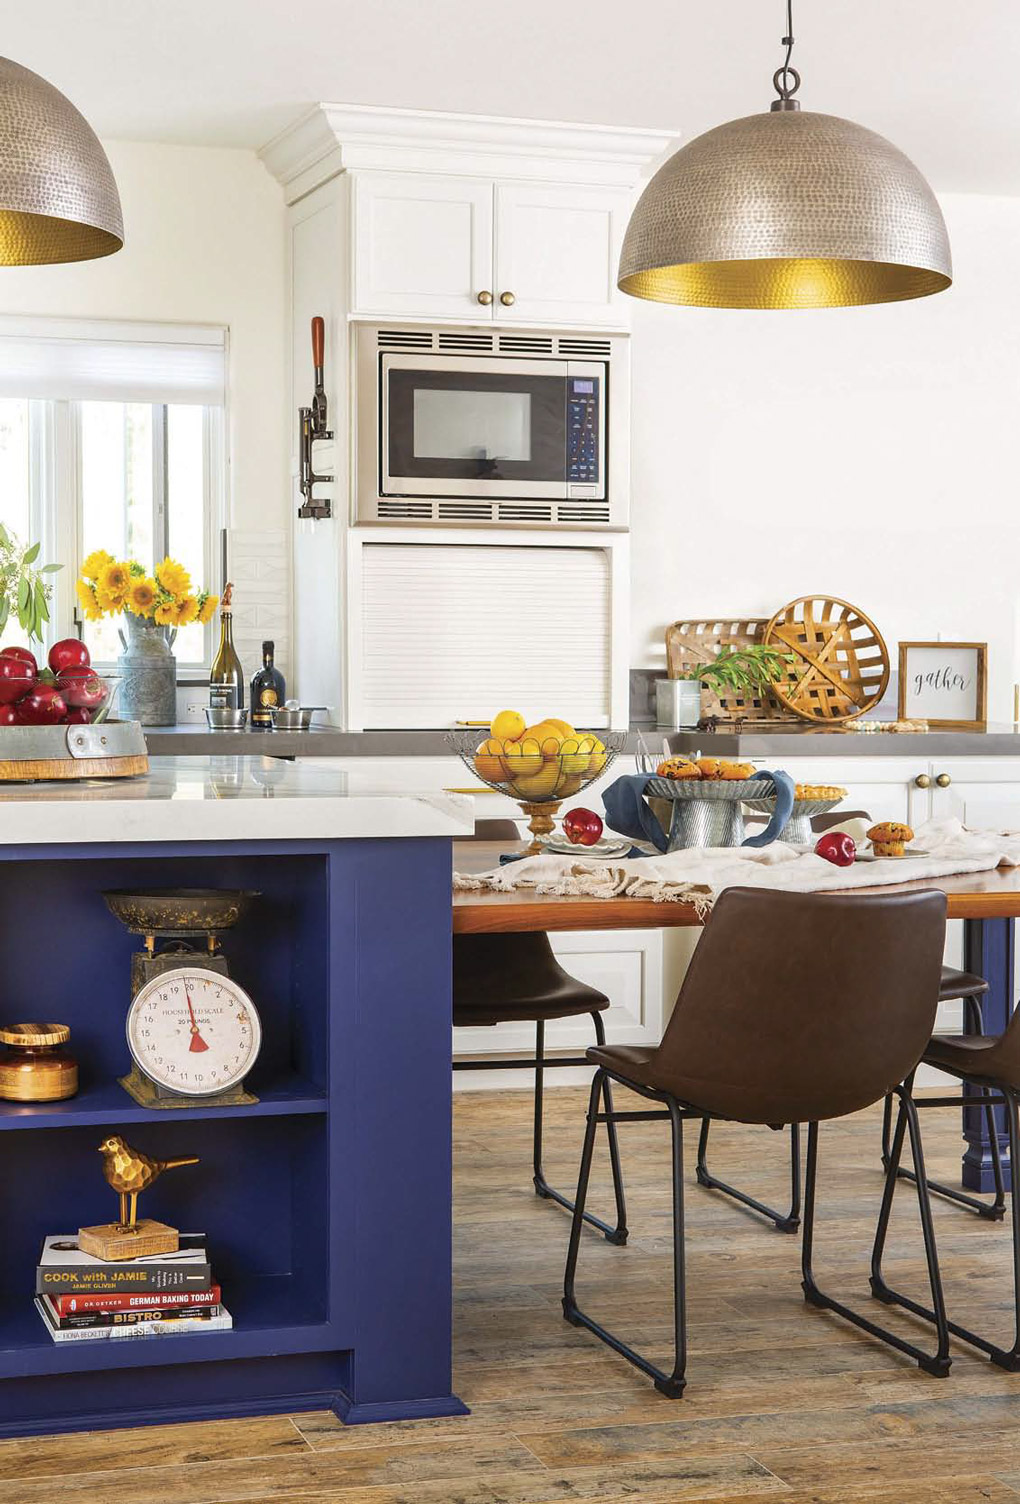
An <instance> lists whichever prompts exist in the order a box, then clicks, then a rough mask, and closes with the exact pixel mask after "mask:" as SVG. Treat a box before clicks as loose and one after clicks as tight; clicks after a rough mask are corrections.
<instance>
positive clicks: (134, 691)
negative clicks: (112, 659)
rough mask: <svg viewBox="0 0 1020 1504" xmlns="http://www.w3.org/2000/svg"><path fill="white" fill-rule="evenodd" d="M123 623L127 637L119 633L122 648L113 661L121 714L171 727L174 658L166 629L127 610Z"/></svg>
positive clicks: (174, 708) (174, 700)
mask: <svg viewBox="0 0 1020 1504" xmlns="http://www.w3.org/2000/svg"><path fill="white" fill-rule="evenodd" d="M124 622H125V625H126V627H127V636H126V637H125V636H124V633H123V632H121V633H120V640H121V643H122V644H123V647H124V651H123V652H122V653H121V655H120V657H119V659H118V660H117V663H118V667H119V668H120V671H121V674H122V675H123V684H122V685H121V692H120V693H121V699H120V708H121V714H122V715H124V716H125V717H126V718H127V719H128V720H133V721H140V722H141V724H142V725H143V726H174V725H176V724H177V660H176V659H175V658H174V655H173V653H172V652H171V651H170V648H171V635H169V634H170V629H169V628H168V627H161V626H157V625H156V623H155V622H154V621H150V620H149V619H148V617H144V616H135V615H134V613H133V612H131V611H126V612H125V613H124ZM172 635H173V636H174V637H176V633H173V634H172Z"/></svg>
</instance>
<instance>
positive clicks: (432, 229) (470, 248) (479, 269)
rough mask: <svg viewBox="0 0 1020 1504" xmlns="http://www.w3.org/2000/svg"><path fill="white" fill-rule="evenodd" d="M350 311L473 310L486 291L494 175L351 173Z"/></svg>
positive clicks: (446, 314) (468, 313) (454, 313)
mask: <svg viewBox="0 0 1020 1504" xmlns="http://www.w3.org/2000/svg"><path fill="white" fill-rule="evenodd" d="M353 291H354V297H353V311H354V312H355V313H370V314H383V315H386V314H399V315H402V316H404V317H408V318H415V317H418V318H420V317H423V316H425V317H435V318H460V319H463V318H471V317H474V316H475V315H476V314H478V313H480V312H483V308H482V305H481V304H480V303H479V296H480V294H483V293H485V294H487V295H488V296H489V298H490V299H491V296H492V183H491V182H490V181H487V180H485V179H481V178H462V177H446V176H439V175H436V176H432V175H430V174H426V173H414V172H407V173H402V172H372V173H357V174H355V178H354V289H353Z"/></svg>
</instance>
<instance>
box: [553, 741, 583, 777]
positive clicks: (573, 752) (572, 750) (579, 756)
mask: <svg viewBox="0 0 1020 1504" xmlns="http://www.w3.org/2000/svg"><path fill="white" fill-rule="evenodd" d="M589 756H590V749H589V748H587V747H585V748H584V749H582V747H581V741H580V738H579V737H576V736H568V737H565V738H564V740H563V742H562V743H561V745H560V767H561V768H562V769H563V771H564V773H587V771H588V759H589Z"/></svg>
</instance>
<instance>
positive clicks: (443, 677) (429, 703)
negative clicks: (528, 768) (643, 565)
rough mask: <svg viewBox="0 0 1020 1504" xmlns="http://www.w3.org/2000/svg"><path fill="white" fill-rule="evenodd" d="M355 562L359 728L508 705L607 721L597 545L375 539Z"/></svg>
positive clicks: (435, 720) (459, 716)
mask: <svg viewBox="0 0 1020 1504" xmlns="http://www.w3.org/2000/svg"><path fill="white" fill-rule="evenodd" d="M360 574H361V610H360V613H359V617H360V620H359V626H360V639H361V640H360V643H358V644H357V645H356V647H355V653H354V658H355V661H356V663H357V666H358V669H360V673H359V675H358V677H359V679H360V694H359V695H358V699H359V700H360V712H361V714H360V716H359V719H360V720H361V722H362V724H363V726H364V727H365V729H366V730H375V729H388V728H398V727H402V728H408V729H418V728H422V729H427V728H432V727H444V726H450V725H452V724H453V723H454V722H455V721H457V720H475V719H482V718H486V717H488V716H490V715H494V714H495V712H496V711H497V710H500V709H502V708H504V707H506V706H513V707H516V708H519V709H520V710H521V711H522V712H523V713H524V714H525V715H527V716H537V715H546V714H547V715H556V714H561V715H564V716H569V717H570V718H571V719H572V720H573V721H574V723H575V724H576V725H579V726H581V725H583V726H593V727H599V726H607V725H609V724H610V718H611V708H612V695H611V692H612V685H611V651H612V635H613V634H612V616H613V611H612V606H613V579H612V575H613V570H612V561H611V556H610V552H609V550H608V549H606V548H605V547H541V546H531V545H515V544H493V545H486V544H474V543H470V544H453V543H420V544H419V543H406V542H404V543H396V542H394V543H386V542H380V543H376V542H372V543H366V544H365V545H364V547H363V550H362V567H361V571H360Z"/></svg>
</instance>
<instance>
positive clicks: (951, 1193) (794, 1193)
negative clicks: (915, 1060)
mask: <svg viewBox="0 0 1020 1504" xmlns="http://www.w3.org/2000/svg"><path fill="white" fill-rule="evenodd" d="M752 818H753V817H748V823H750V821H751V819H752ZM846 820H865V821H867V822H868V823H869V824H870V823H871V816H870V815H869V814H868V811H867V810H866V809H849V810H835V809H834V810H830V811H829V813H828V814H825V815H814V816H813V817H812V819H811V829H812V831H813V832H814V833H815V835H821V834H823V832H824V831H826V830H831V829H832V828H833V827H834V826H836V825H842V824H843V822H844V821H846ZM760 823H761V824H765V823H766V821H765V818H764V817H762V818H761V821H760ZM987 991H988V983H987V982H986V981H985V979H984V978H983V977H979V976H975V975H974V973H973V972H969V971H957V970H956V968H955V967H952V966H943V968H942V975H941V979H940V981H939V1002H940V1003H947V1002H955V1001H956V999H957V998H962V999H963V1002H964V1007H965V1009H966V1010H967V1020H968V1028H969V1029H971V1030H972V1031H973V1032H974V1033H975V1034H980V1033H981V1008H980V1002H979V999H980V997H981V995H982V994H983V993H985V992H987ZM892 1102H893V1099H892V1095H891V1094H890V1095H888V1096H887V1097H886V1099H885V1108H884V1111H883V1115H882V1165H883V1167H884V1168H885V1169H888V1167H889V1161H890V1158H891V1155H892ZM917 1105H918V1106H926V1105H927V1099H925V1098H923V1097H922V1098H919V1099H918V1102H917ZM988 1111H989V1113H991V1109H990V1108H989V1109H988ZM711 1121H712V1120H711V1118H705V1119H704V1121H703V1122H702V1125H701V1134H700V1136H699V1138H698V1160H697V1165H696V1167H695V1175H696V1178H697V1182H698V1184H699V1185H700V1186H703V1187H704V1188H705V1189H706V1190H710V1191H721V1192H722V1193H723V1194H724V1195H726V1196H731V1197H732V1198H733V1200H734V1201H739V1202H740V1203H741V1204H742V1205H743V1206H746V1207H748V1208H749V1209H750V1210H751V1211H754V1212H758V1213H759V1214H760V1215H761V1216H763V1217H765V1218H767V1220H768V1221H770V1222H773V1223H774V1224H775V1226H776V1228H777V1229H778V1231H779V1232H791V1233H792V1232H796V1231H797V1229H798V1227H799V1226H800V1128H799V1126H798V1125H797V1124H796V1123H792V1124H791V1125H790V1209H789V1211H780V1210H778V1209H777V1208H776V1207H773V1206H766V1205H765V1204H764V1202H761V1201H758V1200H756V1199H755V1197H753V1196H748V1195H746V1194H745V1192H743V1191H741V1190H738V1189H737V1187H736V1186H733V1185H730V1184H729V1183H728V1182H727V1181H725V1180H720V1179H719V1178H718V1176H716V1175H713V1174H712V1172H711V1170H710V1169H709V1167H708V1136H709V1130H710V1128H711ZM992 1121H993V1120H992V1118H991V1117H989V1124H990V1125H991V1123H992ZM989 1136H990V1137H991V1138H992V1139H993V1140H994V1141H995V1142H996V1146H997V1140H995V1135H994V1133H992V1131H991V1127H990V1128H989ZM993 1162H994V1161H993ZM899 1175H900V1176H901V1178H903V1179H906V1180H910V1179H912V1178H913V1176H912V1172H911V1171H910V1170H907V1169H901V1170H900V1171H899ZM996 1175H997V1179H996V1186H997V1193H996V1199H995V1201H994V1202H991V1203H989V1202H985V1201H981V1200H979V1199H978V1198H977V1197H975V1196H968V1195H967V1194H966V1192H964V1191H958V1190H956V1189H955V1188H954V1187H953V1186H948V1185H943V1184H942V1182H941V1181H938V1180H929V1182H928V1188H929V1190H932V1191H935V1192H937V1193H938V1195H940V1196H945V1197H946V1198H947V1199H948V1200H950V1201H955V1202H957V1203H959V1204H960V1205H961V1206H966V1207H969V1208H970V1209H971V1210H972V1211H976V1212H977V1213H978V1215H979V1216H982V1217H987V1218H989V1219H990V1220H992V1221H998V1220H1001V1218H1002V1215H1003V1209H1004V1206H1005V1201H1004V1197H1003V1195H1002V1175H1001V1170H997V1171H996Z"/></svg>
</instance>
